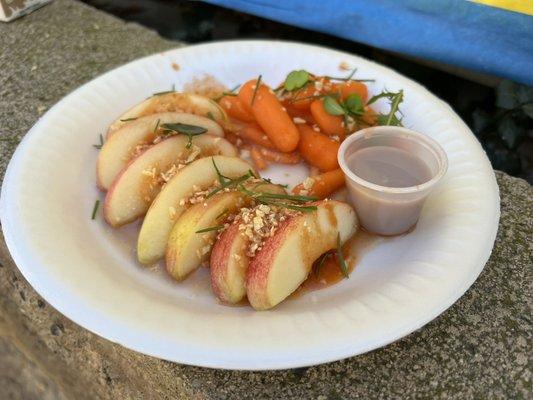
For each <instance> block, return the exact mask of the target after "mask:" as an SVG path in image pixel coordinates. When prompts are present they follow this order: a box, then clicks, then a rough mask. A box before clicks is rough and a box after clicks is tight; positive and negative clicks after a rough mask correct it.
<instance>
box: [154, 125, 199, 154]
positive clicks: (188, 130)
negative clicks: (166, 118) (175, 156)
mask: <svg viewBox="0 0 533 400" xmlns="http://www.w3.org/2000/svg"><path fill="white" fill-rule="evenodd" d="M161 128H162V129H164V130H166V131H170V132H176V133H180V134H182V135H186V136H187V137H188V138H189V141H188V142H187V146H185V147H186V148H187V149H190V148H191V146H192V138H193V136H198V135H201V134H202V133H206V132H207V129H205V128H204V127H202V126H197V125H188V124H182V123H181V122H176V123H168V124H162V125H161ZM170 135H173V133H171V134H170Z"/></svg>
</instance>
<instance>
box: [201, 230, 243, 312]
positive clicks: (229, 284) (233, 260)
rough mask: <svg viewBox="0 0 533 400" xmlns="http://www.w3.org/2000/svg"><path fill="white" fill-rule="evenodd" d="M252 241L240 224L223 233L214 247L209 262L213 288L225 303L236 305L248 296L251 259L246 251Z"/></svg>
mask: <svg viewBox="0 0 533 400" xmlns="http://www.w3.org/2000/svg"><path fill="white" fill-rule="evenodd" d="M249 242H250V240H249V239H248V237H247V236H246V235H244V234H243V232H242V231H239V223H233V224H231V226H230V227H229V228H228V229H226V230H225V231H224V232H222V233H221V234H220V236H219V238H218V239H217V241H216V243H215V245H214V246H213V251H212V252H211V258H210V262H209V266H210V274H211V287H212V289H213V293H214V294H215V296H216V297H217V298H218V299H219V300H220V301H222V302H223V303H228V304H235V303H238V302H239V301H241V300H242V299H243V298H244V296H246V272H247V271H248V264H249V262H250V259H249V257H248V256H247V255H246V249H247V247H248V244H249Z"/></svg>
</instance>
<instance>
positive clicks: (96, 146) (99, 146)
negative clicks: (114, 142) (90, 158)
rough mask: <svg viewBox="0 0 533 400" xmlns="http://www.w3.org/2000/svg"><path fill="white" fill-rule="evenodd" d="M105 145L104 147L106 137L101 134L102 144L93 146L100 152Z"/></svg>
mask: <svg viewBox="0 0 533 400" xmlns="http://www.w3.org/2000/svg"><path fill="white" fill-rule="evenodd" d="M103 145H104V137H103V136H102V134H100V143H99V144H93V147H94V148H95V149H98V150H100V149H101V148H102V146H103Z"/></svg>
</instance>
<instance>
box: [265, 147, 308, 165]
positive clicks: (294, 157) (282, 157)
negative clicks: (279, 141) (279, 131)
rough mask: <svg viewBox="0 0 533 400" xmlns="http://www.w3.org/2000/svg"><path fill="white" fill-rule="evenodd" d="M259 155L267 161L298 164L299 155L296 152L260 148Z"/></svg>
mask: <svg viewBox="0 0 533 400" xmlns="http://www.w3.org/2000/svg"><path fill="white" fill-rule="evenodd" d="M259 151H260V152H261V155H262V156H263V157H264V158H265V159H266V160H268V161H272V162H276V163H281V164H298V163H299V162H300V161H301V157H300V155H299V154H298V153H282V152H280V151H275V150H270V149H265V148H260V149H259Z"/></svg>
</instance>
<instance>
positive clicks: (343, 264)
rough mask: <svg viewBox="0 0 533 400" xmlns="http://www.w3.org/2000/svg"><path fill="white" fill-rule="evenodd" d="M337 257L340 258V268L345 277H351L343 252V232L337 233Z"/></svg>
mask: <svg viewBox="0 0 533 400" xmlns="http://www.w3.org/2000/svg"><path fill="white" fill-rule="evenodd" d="M337 258H338V259H339V268H340V269H341V271H342V274H343V275H344V277H345V278H349V277H350V275H349V273H348V267H347V266H346V260H345V259H344V255H343V254H342V246H341V234H340V233H339V234H337Z"/></svg>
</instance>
